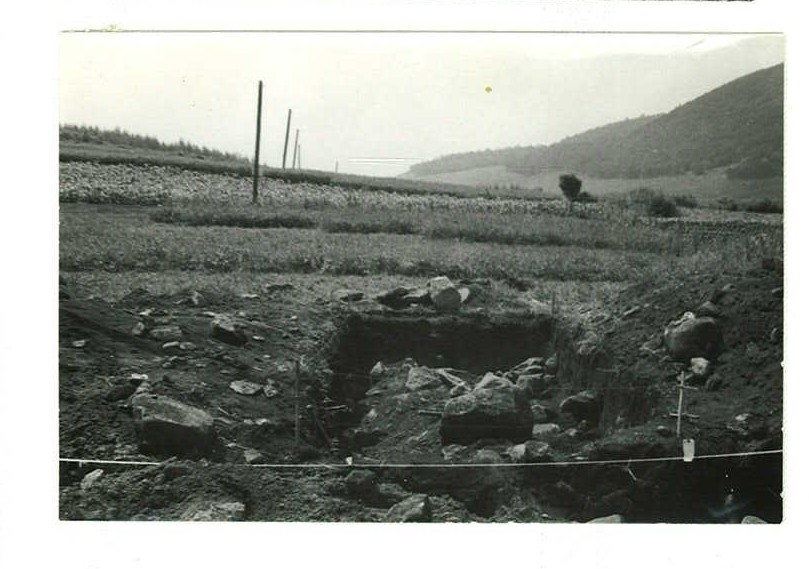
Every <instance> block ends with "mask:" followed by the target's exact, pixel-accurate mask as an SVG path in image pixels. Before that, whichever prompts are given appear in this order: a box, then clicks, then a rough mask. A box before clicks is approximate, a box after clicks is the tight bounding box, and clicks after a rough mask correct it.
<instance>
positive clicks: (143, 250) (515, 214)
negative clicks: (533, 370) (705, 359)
mask: <svg viewBox="0 0 809 569" xmlns="http://www.w3.org/2000/svg"><path fill="white" fill-rule="evenodd" d="M249 194H250V191H249V181H248V180H246V179H245V178H243V177H239V176H234V175H228V174H219V173H204V172H199V171H188V170H182V169H179V168H176V167H169V166H135V165H131V164H130V165H126V164H114V165H99V164H91V163H81V162H70V163H65V164H62V165H61V180H60V198H61V199H62V202H63V203H62V206H61V214H60V269H61V270H62V271H66V272H70V273H76V274H84V275H89V274H93V275H95V277H93V278H95V279H96V280H98V279H99V278H102V277H103V275H108V276H109V278H113V275H123V274H126V275H129V276H130V277H132V276H133V275H138V274H151V275H154V274H165V275H168V274H172V275H183V276H182V279H184V280H188V278H189V275H225V274H234V275H242V276H243V278H248V279H250V278H255V276H256V275H265V274H278V273H284V274H298V275H318V276H322V277H341V278H342V277H347V276H352V277H363V278H368V277H401V278H408V279H410V278H412V279H420V280H424V278H427V277H432V276H436V275H440V274H444V275H447V276H450V277H452V278H491V279H495V280H499V281H502V282H505V283H515V282H523V283H527V284H525V285H524V286H527V287H529V288H530V287H531V286H536V283H542V282H556V283H631V282H641V281H654V280H656V279H671V278H677V276H678V275H681V274H684V273H692V272H702V273H716V274H725V275H727V274H738V273H741V272H744V271H746V270H748V269H749V268H750V267H755V266H759V265H760V263H761V259H762V258H765V257H771V256H780V255H782V251H783V229H782V225H781V216H780V215H763V214H748V213H741V212H715V211H714V212H706V211H705V210H699V209H687V210H683V212H682V214H683V215H682V216H681V217H679V218H675V219H669V220H656V219H651V218H649V217H648V216H647V215H644V214H643V212H642V211H639V210H635V209H633V208H631V207H625V206H622V205H620V204H603V203H602V204H576V207H575V208H574V209H572V210H570V209H569V208H568V205H567V204H566V203H565V202H563V201H561V200H534V201H527V200H510V199H505V198H504V199H486V198H480V197H474V198H461V197H457V196H446V195H438V194H433V195H408V194H402V193H397V192H381V191H373V190H359V189H347V188H343V187H341V186H333V185H321V184H311V183H291V182H285V181H281V180H265V181H264V184H263V186H262V194H261V203H260V204H259V205H257V206H254V205H251V204H250V203H249ZM251 275H252V276H251Z"/></svg>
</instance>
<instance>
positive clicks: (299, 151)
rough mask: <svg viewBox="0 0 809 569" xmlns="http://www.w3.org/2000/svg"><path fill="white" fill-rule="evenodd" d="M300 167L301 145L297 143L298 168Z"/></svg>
mask: <svg viewBox="0 0 809 569" xmlns="http://www.w3.org/2000/svg"><path fill="white" fill-rule="evenodd" d="M300 169H301V145H300V144H299V145H298V170H300Z"/></svg>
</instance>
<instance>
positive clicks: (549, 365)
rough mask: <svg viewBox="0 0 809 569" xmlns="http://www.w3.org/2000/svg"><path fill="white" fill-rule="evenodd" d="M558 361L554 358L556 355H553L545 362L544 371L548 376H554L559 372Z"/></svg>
mask: <svg viewBox="0 0 809 569" xmlns="http://www.w3.org/2000/svg"><path fill="white" fill-rule="evenodd" d="M558 362H559V360H558V358H557V357H556V354H553V355H552V356H551V357H549V358H548V359H547V360H545V371H546V372H547V373H550V374H554V375H555V374H556V372H557V371H559V364H558Z"/></svg>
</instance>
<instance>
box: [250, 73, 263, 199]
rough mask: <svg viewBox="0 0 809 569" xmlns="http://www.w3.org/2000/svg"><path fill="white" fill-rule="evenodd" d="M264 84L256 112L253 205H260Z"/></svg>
mask: <svg viewBox="0 0 809 569" xmlns="http://www.w3.org/2000/svg"><path fill="white" fill-rule="evenodd" d="M263 88H264V82H263V81H259V82H258V111H257V112H256V155H255V159H254V160H253V203H258V174H259V165H258V153H259V149H260V148H261V94H262V90H263Z"/></svg>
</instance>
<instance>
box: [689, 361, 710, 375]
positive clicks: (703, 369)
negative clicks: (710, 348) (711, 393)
mask: <svg viewBox="0 0 809 569" xmlns="http://www.w3.org/2000/svg"><path fill="white" fill-rule="evenodd" d="M691 373H693V374H694V377H696V378H698V379H706V378H707V377H708V376H709V375H711V362H709V361H708V360H706V359H705V358H691Z"/></svg>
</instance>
